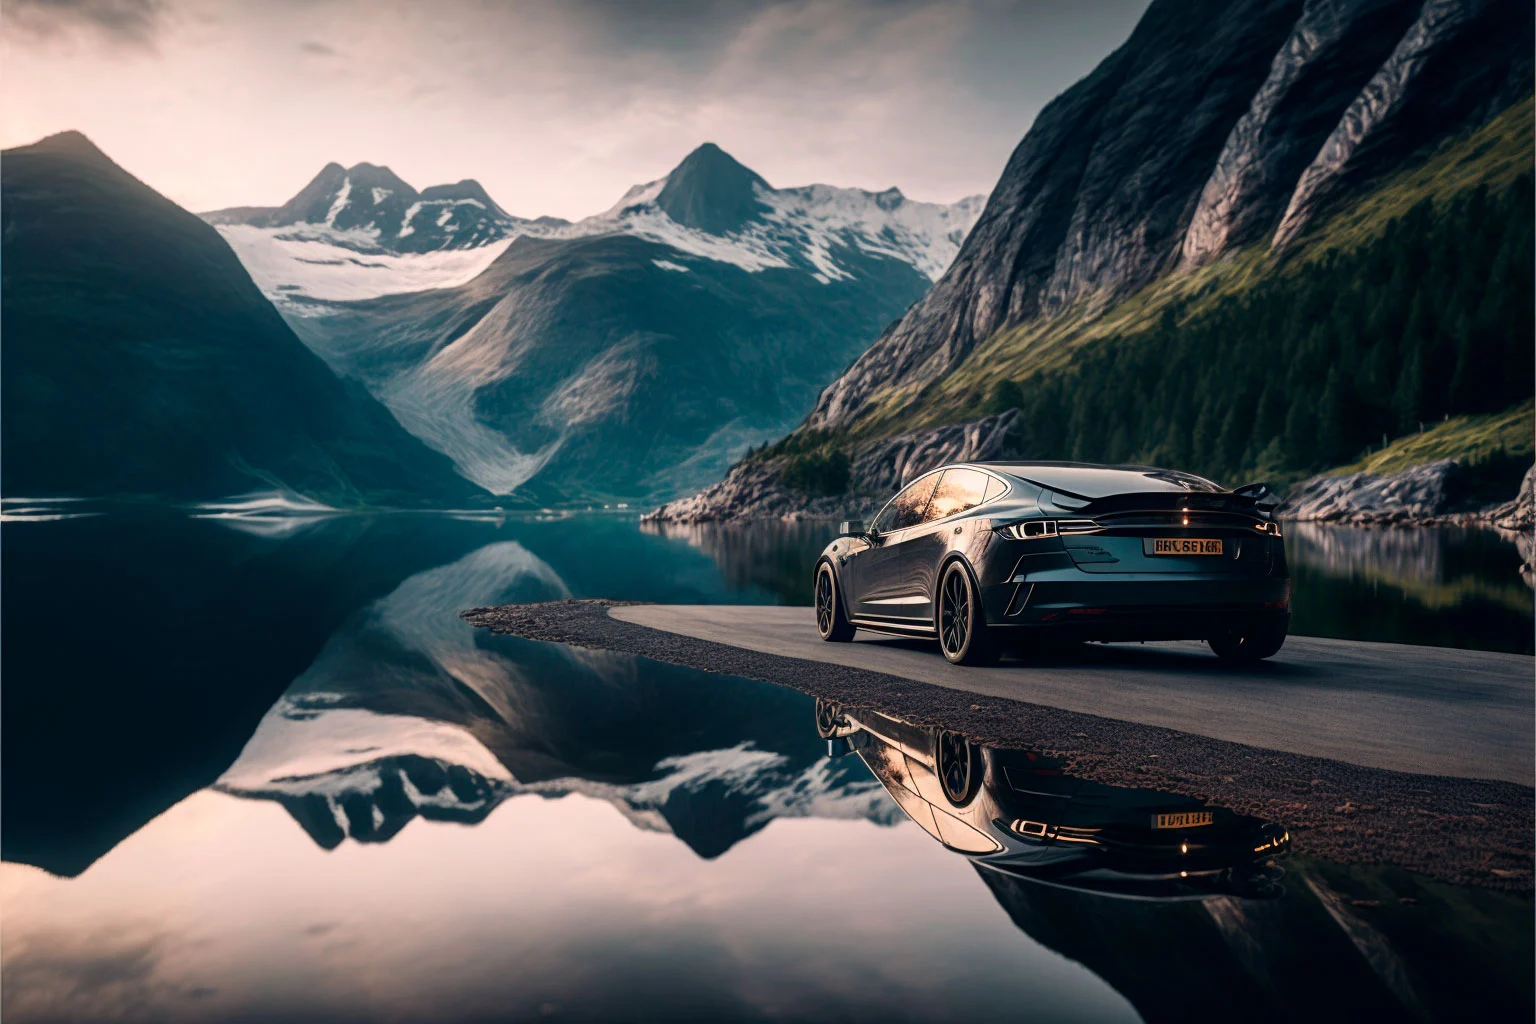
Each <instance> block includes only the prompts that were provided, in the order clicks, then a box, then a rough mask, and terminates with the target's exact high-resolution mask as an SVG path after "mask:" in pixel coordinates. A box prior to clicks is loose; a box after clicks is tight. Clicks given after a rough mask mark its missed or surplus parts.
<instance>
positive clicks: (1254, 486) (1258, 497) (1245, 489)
mask: <svg viewBox="0 0 1536 1024" xmlns="http://www.w3.org/2000/svg"><path fill="white" fill-rule="evenodd" d="M1232 493H1233V494H1235V495H1237V496H1238V497H1239V498H1249V499H1252V501H1253V503H1254V504H1255V505H1274V504H1276V502H1275V501H1274V500H1272V499H1273V498H1274V496H1275V495H1274V492H1273V491H1271V490H1270V489H1269V484H1266V483H1262V482H1254V483H1251V484H1243V486H1241V487H1234V488H1233V489H1232ZM1267 499H1268V500H1267Z"/></svg>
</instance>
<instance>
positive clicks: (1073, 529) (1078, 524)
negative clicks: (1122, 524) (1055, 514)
mask: <svg viewBox="0 0 1536 1024" xmlns="http://www.w3.org/2000/svg"><path fill="white" fill-rule="evenodd" d="M1100 529H1101V527H1100V526H1099V524H1098V523H1096V522H1094V521H1093V520H1092V519H1026V520H1025V521H1024V522H1022V523H1009V524H1008V525H1007V526H1004V527H1000V528H999V529H998V531H997V532H998V533H1001V534H1002V535H1003V536H1004V537H1011V538H1012V539H1014V540H1040V539H1042V538H1045V537H1057V536H1060V535H1061V534H1070V533H1097V532H1098V531H1099V530H1100Z"/></svg>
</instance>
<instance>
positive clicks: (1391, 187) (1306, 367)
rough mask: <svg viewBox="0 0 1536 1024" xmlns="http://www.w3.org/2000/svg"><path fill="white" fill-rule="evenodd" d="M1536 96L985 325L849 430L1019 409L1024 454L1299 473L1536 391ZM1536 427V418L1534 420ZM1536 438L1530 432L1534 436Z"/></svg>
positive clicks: (1225, 473) (865, 433) (882, 430)
mask: <svg viewBox="0 0 1536 1024" xmlns="http://www.w3.org/2000/svg"><path fill="white" fill-rule="evenodd" d="M1532 138H1533V133H1532V104H1531V103H1530V102H1529V101H1526V102H1524V103H1521V104H1519V105H1517V106H1516V107H1514V108H1511V109H1510V110H1508V111H1506V112H1505V113H1504V114H1502V115H1501V116H1499V117H1498V118H1496V119H1495V120H1493V121H1492V122H1490V123H1489V124H1487V125H1485V126H1484V127H1483V128H1481V129H1480V130H1478V131H1476V132H1474V133H1471V134H1469V135H1467V136H1464V137H1462V138H1460V139H1458V140H1454V141H1452V142H1450V143H1447V144H1445V145H1443V146H1441V147H1439V148H1438V149H1437V150H1435V151H1434V152H1432V153H1429V154H1427V155H1425V156H1424V157H1423V158H1421V159H1420V160H1418V161H1417V162H1415V163H1414V164H1413V165H1411V166H1409V167H1405V168H1404V169H1403V170H1401V171H1399V172H1398V173H1396V174H1395V175H1393V176H1392V177H1390V178H1388V179H1386V180H1384V181H1382V182H1381V183H1379V184H1378V185H1377V186H1376V187H1374V188H1373V189H1372V190H1371V191H1369V192H1367V193H1365V194H1364V195H1362V196H1359V197H1357V198H1355V199H1354V200H1353V201H1352V202H1350V203H1348V204H1347V205H1345V206H1343V207H1341V208H1339V209H1337V210H1336V211H1335V212H1334V213H1333V214H1332V216H1330V217H1329V218H1327V219H1326V220H1324V221H1322V222H1321V223H1320V224H1319V225H1318V226H1317V227H1316V228H1315V229H1314V230H1313V231H1312V232H1311V233H1310V234H1309V235H1308V236H1306V237H1305V238H1303V239H1302V241H1301V243H1300V244H1299V245H1298V246H1297V247H1295V248H1293V249H1292V250H1291V251H1289V252H1287V253H1284V254H1276V253H1272V252H1270V251H1269V250H1268V248H1267V245H1258V246H1254V247H1251V248H1249V249H1246V250H1243V251H1240V252H1237V253H1234V254H1232V255H1231V256H1229V257H1228V258H1225V259H1223V260H1220V261H1218V262H1216V263H1215V264H1212V265H1210V266H1207V267H1204V268H1202V269H1200V270H1198V271H1196V272H1193V273H1187V274H1172V275H1168V276H1165V277H1164V278H1162V279H1160V280H1159V281H1157V282H1155V283H1154V284H1152V285H1150V286H1149V287H1147V288H1145V289H1143V290H1142V291H1141V292H1139V293H1137V294H1135V295H1133V296H1130V297H1129V298H1127V299H1124V300H1122V301H1120V302H1117V303H1114V304H1112V305H1111V306H1109V307H1108V308H1095V306H1094V305H1093V304H1092V303H1088V302H1085V303H1080V304H1079V305H1078V306H1077V307H1075V308H1073V309H1070V310H1068V311H1067V312H1065V313H1064V314H1062V315H1060V316H1057V317H1054V318H1051V319H1048V320H1040V321H1034V322H1030V323H1026V324H1022V325H1019V326H1017V327H1014V328H1012V329H1010V330H1007V331H1003V332H999V333H998V334H997V335H995V336H993V337H992V338H990V339H988V340H987V341H985V342H984V343H982V344H981V345H979V346H978V347H977V348H976V350H975V351H974V352H973V353H972V354H971V355H970V357H969V358H968V359H967V360H966V361H965V362H964V363H963V364H962V365H961V366H959V367H958V368H957V369H956V370H955V371H954V372H953V373H951V374H950V375H949V376H947V377H946V378H945V379H943V380H941V381H939V382H937V383H936V384H935V385H933V386H930V387H929V388H927V389H926V390H924V391H923V392H921V393H918V394H913V393H910V392H907V393H903V392H900V391H893V392H891V393H889V394H886V395H883V396H880V397H879V398H877V399H876V401H875V403H874V408H873V410H872V412H871V413H870V414H869V415H867V416H866V417H864V418H863V419H862V420H861V421H860V423H859V425H858V427H857V428H856V432H855V434H854V435H852V436H851V437H849V438H846V439H843V438H836V439H830V440H831V441H832V443H833V444H834V445H836V444H839V443H842V442H844V441H857V440H861V439H865V438H869V437H875V436H882V435H887V434H891V433H896V432H898V431H900V430H907V429H911V428H912V427H913V426H923V425H937V424H942V423H948V422H957V421H961V420H966V419H971V418H974V417H976V416H979V415H984V414H986V413H990V412H996V411H1000V410H1002V409H1005V408H1008V407H1011V406H1012V407H1018V408H1020V409H1021V410H1022V411H1023V412H1024V421H1025V423H1026V428H1025V430H1024V432H1023V434H1022V435H1021V437H1020V438H1019V452H1020V454H1021V455H1023V456H1026V457H1036V458H1081V459H1092V460H1103V461H1119V460H1145V461H1152V462H1161V463H1168V464H1176V465H1179V466H1181V467H1183V468H1187V469H1191V470H1195V471H1198V472H1203V473H1208V474H1212V475H1215V476H1217V477H1218V478H1224V479H1232V478H1236V477H1239V476H1248V475H1262V476H1269V477H1271V478H1274V479H1276V480H1277V481H1283V480H1286V479H1294V478H1296V477H1298V476H1300V475H1303V474H1305V473H1309V472H1314V471H1317V470H1321V469H1325V468H1327V467H1329V466H1335V465H1339V464H1341V463H1346V462H1353V461H1356V460H1358V459H1359V458H1361V457H1363V456H1364V454H1365V453H1366V451H1367V449H1368V448H1370V447H1371V446H1373V445H1374V446H1376V447H1378V448H1379V447H1380V446H1381V444H1382V442H1383V438H1384V437H1386V438H1391V437H1397V436H1403V435H1409V434H1412V435H1415V436H1416V435H1417V434H1418V431H1419V430H1420V429H1421V427H1420V425H1421V424H1430V423H1438V422H1440V421H1441V420H1442V419H1443V418H1445V417H1447V416H1459V415H1487V414H1493V413H1497V412H1501V411H1503V410H1506V409H1509V408H1510V407H1511V406H1516V405H1518V404H1519V403H1521V402H1523V401H1525V400H1526V399H1528V398H1529V397H1530V395H1531V390H1532V387H1531V380H1532V374H1533V370H1532V332H1533V327H1532V315H1531V314H1532V291H1531V282H1532V276H1533V269H1532V251H1533V247H1536V238H1533V231H1532V223H1533V199H1532V179H1531V173H1530V166H1531V152H1532ZM1527 425H1528V424H1527ZM1525 450H1526V451H1529V444H1528V443H1527V446H1526V448H1525Z"/></svg>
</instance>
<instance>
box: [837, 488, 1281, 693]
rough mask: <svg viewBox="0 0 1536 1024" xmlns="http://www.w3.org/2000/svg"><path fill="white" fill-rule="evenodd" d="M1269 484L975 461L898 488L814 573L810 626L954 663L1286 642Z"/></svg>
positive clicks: (1254, 649) (1252, 656)
mask: <svg viewBox="0 0 1536 1024" xmlns="http://www.w3.org/2000/svg"><path fill="white" fill-rule="evenodd" d="M1268 494H1269V492H1268V489H1267V488H1265V487H1264V486H1263V485H1259V484H1254V485H1249V486H1246V487H1240V488H1238V489H1236V490H1235V491H1228V490H1224V489H1223V488H1222V487H1220V486H1219V485H1217V484H1215V483H1212V482H1211V481H1210V480H1206V479H1204V478H1202V477H1198V476H1194V475H1191V474H1189V473H1181V472H1177V471H1173V470H1164V469H1152V468H1149V467H1145V466H1096V465H1088V464H1083V463H1068V462H1032V463H1025V462H1008V463H1002V462H975V463H957V464H954V465H949V466H942V467H940V468H938V469H935V470H932V471H931V472H928V473H925V474H924V475H922V476H920V477H918V478H917V479H916V480H914V481H912V482H911V483H909V484H908V485H907V486H905V487H903V488H902V489H901V491H900V492H899V493H898V494H897V495H896V496H895V497H893V498H892V499H891V500H890V501H889V502H888V503H887V504H886V506H885V507H884V508H883V509H882V510H881V511H880V513H879V515H877V516H876V517H875V518H874V520H873V521H872V522H871V523H870V524H869V525H868V526H867V527H866V526H865V525H864V524H862V523H859V522H848V523H844V524H843V527H842V529H841V530H840V531H839V534H840V535H839V537H838V539H837V540H836V541H834V542H833V543H831V544H830V545H828V546H827V548H826V550H825V551H823V552H822V554H821V557H820V558H819V559H818V560H817V563H816V618H817V627H818V629H819V630H820V632H821V636H822V638H823V639H825V640H832V641H845V640H849V639H851V638H852V637H853V634H854V631H855V630H856V629H867V630H872V631H875V632H880V633H890V634H895V635H898V636H916V637H934V638H936V639H938V641H939V646H940V649H941V650H942V651H943V652H944V656H945V657H946V658H948V659H949V660H950V661H952V662H956V663H960V664H976V663H986V662H991V661H994V660H996V658H997V656H998V653H999V651H1000V648H1001V645H1002V641H1003V640H1004V638H1005V634H1006V635H1007V636H1008V637H1009V638H1012V639H1016V640H1019V639H1028V638H1031V637H1033V638H1043V637H1046V636H1052V637H1057V638H1063V639H1071V640H1104V641H1134V640H1205V641H1208V642H1209V643H1210V645H1211V649H1212V650H1213V651H1215V652H1216V653H1217V654H1218V655H1220V656H1221V657H1223V658H1227V659H1235V660H1245V661H1252V660H1258V659H1260V658H1267V657H1269V656H1270V655H1272V654H1274V653H1275V652H1276V651H1278V650H1279V649H1280V646H1281V644H1283V643H1284V642H1285V634H1286V630H1287V628H1288V627H1289V624H1290V594H1291V583H1290V576H1289V572H1288V570H1287V568H1286V563H1285V547H1284V542H1283V541H1282V540H1281V536H1280V525H1279V523H1278V522H1276V521H1275V519H1274V518H1273V509H1274V506H1273V503H1272V501H1271V500H1270V499H1269V498H1268Z"/></svg>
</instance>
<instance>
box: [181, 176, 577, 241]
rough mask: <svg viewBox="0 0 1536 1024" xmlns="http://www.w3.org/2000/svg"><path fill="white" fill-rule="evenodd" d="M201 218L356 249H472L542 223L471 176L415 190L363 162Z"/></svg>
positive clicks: (556, 222)
mask: <svg viewBox="0 0 1536 1024" xmlns="http://www.w3.org/2000/svg"><path fill="white" fill-rule="evenodd" d="M203 217H204V219H205V220H207V221H209V222H210V223H212V224H214V225H217V226H220V227H235V226H247V227H256V228H268V229H277V230H280V231H281V230H282V229H287V231H286V232H284V233H287V234H292V235H294V236H295V237H305V236H306V235H310V236H311V237H315V238H325V239H329V240H331V241H333V242H335V243H336V244H339V245H341V246H343V247H345V248H351V249H356V250H357V251H359V252H374V251H380V250H382V251H385V252H413V253H423V252H438V251H440V250H443V249H473V248H476V247H478V246H482V245H489V244H491V243H492V242H496V241H499V240H501V239H503V238H506V237H508V236H509V235H512V234H516V233H518V232H519V230H520V226H521V225H524V224H531V225H533V226H534V227H535V228H537V227H539V226H540V223H541V222H532V221H523V220H521V219H519V218H517V217H513V216H511V215H510V214H508V213H507V212H506V211H505V210H503V209H502V208H501V207H500V206H498V205H496V202H495V200H493V199H492V198H491V197H490V195H489V194H487V193H486V191H485V188H484V187H483V186H481V184H480V183H479V182H478V181H475V180H474V179H473V178H466V179H465V180H463V181H461V182H458V183H457V184H454V185H433V186H431V187H429V188H426V189H423V190H422V191H420V192H417V191H416V190H415V189H414V188H412V187H411V186H410V185H408V184H406V183H405V182H404V181H402V180H401V179H400V177H399V175H397V174H395V172H394V171H391V170H390V169H389V168H388V167H375V166H374V165H373V164H366V163H365V164H357V165H356V166H353V167H342V166H341V165H340V164H337V163H330V164H326V165H325V167H324V168H322V169H321V171H320V173H319V174H317V175H315V177H314V179H313V180H311V181H310V183H309V184H308V185H305V186H304V187H303V188H302V189H300V190H299V193H298V194H297V195H295V196H294V197H293V198H292V199H290V200H288V202H286V203H284V204H283V205H282V206H277V207H259V206H237V207H233V208H231V209H227V210H215V211H213V212H212V213H206V214H204V215H203ZM564 223H565V222H564V221H557V220H548V221H545V222H543V224H545V225H547V226H557V225H561V224H564Z"/></svg>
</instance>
